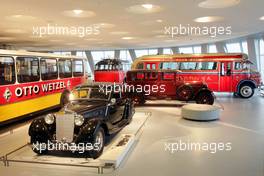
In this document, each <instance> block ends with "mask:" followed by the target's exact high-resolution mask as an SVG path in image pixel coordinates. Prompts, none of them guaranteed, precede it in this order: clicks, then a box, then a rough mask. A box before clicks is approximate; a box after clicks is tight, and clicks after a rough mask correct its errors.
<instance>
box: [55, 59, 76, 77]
mask: <svg viewBox="0 0 264 176" xmlns="http://www.w3.org/2000/svg"><path fill="white" fill-rule="evenodd" d="M62 60H63V61H64V62H65V61H67V60H68V61H70V62H71V66H70V67H69V68H70V69H71V73H65V72H64V73H63V74H61V70H60V61H62ZM64 66H65V65H64ZM58 68H59V78H60V79H61V78H72V76H73V72H72V59H67V58H59V60H58ZM64 69H65V68H64ZM64 71H65V70H64ZM61 75H63V76H61Z"/></svg>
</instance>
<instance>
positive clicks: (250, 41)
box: [247, 37, 258, 69]
mask: <svg viewBox="0 0 264 176" xmlns="http://www.w3.org/2000/svg"><path fill="white" fill-rule="evenodd" d="M247 47H248V58H249V60H250V61H251V62H253V68H255V69H257V68H258V67H257V64H258V62H257V53H256V48H255V47H256V46H255V41H254V38H252V37H250V38H247Z"/></svg>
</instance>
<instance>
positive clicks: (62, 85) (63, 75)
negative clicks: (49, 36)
mask: <svg viewBox="0 0 264 176" xmlns="http://www.w3.org/2000/svg"><path fill="white" fill-rule="evenodd" d="M87 64H88V62H87V59H86V58H81V57H76V56H60V55H54V54H49V53H35V52H26V51H12V50H0V125H1V124H5V123H8V122H10V121H12V120H14V119H17V118H18V117H25V116H27V115H29V114H33V113H36V112H39V111H42V110H45V109H48V108H53V107H56V106H60V105H63V104H65V103H66V102H67V101H68V98H69V93H70V91H71V89H72V88H73V87H75V86H76V85H79V84H82V83H85V82H86V81H87V79H88V73H87V69H86V68H87Z"/></svg>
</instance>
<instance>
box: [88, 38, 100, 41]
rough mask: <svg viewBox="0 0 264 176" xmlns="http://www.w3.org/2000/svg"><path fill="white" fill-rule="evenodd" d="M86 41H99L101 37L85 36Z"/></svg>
mask: <svg viewBox="0 0 264 176" xmlns="http://www.w3.org/2000/svg"><path fill="white" fill-rule="evenodd" d="M85 40H86V41H101V40H102V39H97V38H86V39H85Z"/></svg>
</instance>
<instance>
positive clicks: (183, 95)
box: [176, 85, 193, 101]
mask: <svg viewBox="0 0 264 176" xmlns="http://www.w3.org/2000/svg"><path fill="white" fill-rule="evenodd" d="M176 95H177V97H178V99H179V100H181V101H188V100H190V99H191V98H192V97H193V88H192V87H191V86H189V85H182V86H180V87H179V88H178V89H177V90H176Z"/></svg>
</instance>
